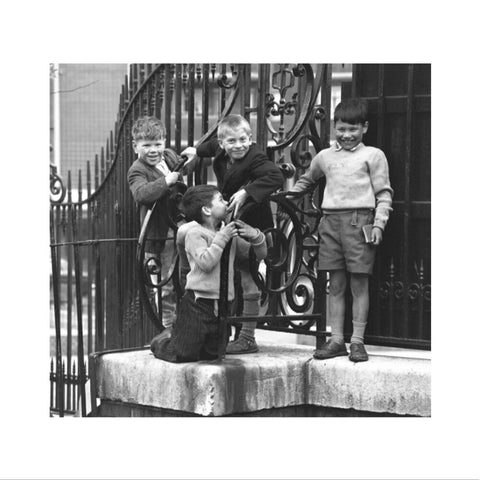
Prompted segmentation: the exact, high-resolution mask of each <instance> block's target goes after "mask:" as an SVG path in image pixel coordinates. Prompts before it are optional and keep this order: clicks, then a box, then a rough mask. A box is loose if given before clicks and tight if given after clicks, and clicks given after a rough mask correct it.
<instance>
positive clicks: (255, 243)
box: [250, 228, 265, 247]
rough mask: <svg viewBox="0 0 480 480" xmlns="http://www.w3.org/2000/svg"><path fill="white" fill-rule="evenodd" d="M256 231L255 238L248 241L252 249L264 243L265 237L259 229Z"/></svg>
mask: <svg viewBox="0 0 480 480" xmlns="http://www.w3.org/2000/svg"><path fill="white" fill-rule="evenodd" d="M256 230H257V236H256V237H255V238H252V239H251V240H250V245H251V246H252V247H256V246H258V245H261V244H262V243H263V242H264V241H265V235H264V234H263V232H262V231H261V230H260V229H259V228H257V229H256Z"/></svg>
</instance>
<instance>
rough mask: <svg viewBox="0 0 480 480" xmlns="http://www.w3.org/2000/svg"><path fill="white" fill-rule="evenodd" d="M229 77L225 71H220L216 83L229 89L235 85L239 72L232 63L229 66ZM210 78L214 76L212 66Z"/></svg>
mask: <svg viewBox="0 0 480 480" xmlns="http://www.w3.org/2000/svg"><path fill="white" fill-rule="evenodd" d="M230 71H231V77H230V78H229V77H228V76H227V75H226V74H225V73H222V74H221V75H220V76H219V78H218V79H217V85H218V86H219V87H220V88H225V89H227V90H228V89H231V88H234V87H236V86H237V83H238V80H239V72H238V71H237V69H236V68H235V66H234V65H231V67H230ZM212 78H215V69H213V68H212Z"/></svg>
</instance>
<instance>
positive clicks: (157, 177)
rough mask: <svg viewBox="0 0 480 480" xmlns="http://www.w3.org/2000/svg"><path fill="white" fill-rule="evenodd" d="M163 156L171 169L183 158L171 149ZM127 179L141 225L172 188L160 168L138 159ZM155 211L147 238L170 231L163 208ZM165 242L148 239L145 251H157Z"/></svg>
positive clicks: (162, 235)
mask: <svg viewBox="0 0 480 480" xmlns="http://www.w3.org/2000/svg"><path fill="white" fill-rule="evenodd" d="M163 156H164V159H165V162H166V164H167V165H168V168H170V170H173V169H174V168H175V167H176V166H177V165H178V163H179V162H180V161H181V158H180V157H179V156H178V155H177V154H176V153H175V152H174V151H173V150H170V149H165V151H164V153H163ZM127 179H128V184H129V186H130V191H131V192H132V195H133V199H134V200H135V202H137V204H138V206H139V210H140V227H141V225H142V224H143V220H144V219H145V215H146V214H147V211H148V209H149V208H151V207H153V205H154V204H155V202H156V201H157V200H161V199H164V198H167V196H168V193H169V191H170V189H169V187H168V186H167V183H166V181H165V176H164V175H163V173H162V172H161V171H160V170H158V168H156V167H152V166H150V165H147V164H146V163H145V162H143V161H142V160H138V159H137V160H135V161H134V162H133V163H132V165H131V167H130V168H129V169H128V173H127ZM154 213H155V214H154V215H153V217H152V218H151V220H150V224H149V226H150V227H149V230H148V235H147V238H152V237H153V238H165V237H166V236H167V232H168V224H167V223H166V222H165V219H164V217H162V215H161V214H160V213H161V209H159V208H156V209H155V212H154ZM164 243H165V242H164V241H159V240H156V241H153V240H147V242H146V246H145V251H146V252H150V253H156V252H157V251H158V249H159V248H162V247H163V245H164Z"/></svg>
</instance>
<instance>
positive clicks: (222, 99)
mask: <svg viewBox="0 0 480 480" xmlns="http://www.w3.org/2000/svg"><path fill="white" fill-rule="evenodd" d="M226 73H227V65H226V64H225V63H222V65H221V71H220V74H221V76H222V77H223V76H224V75H226ZM224 108H225V89H224V88H220V104H219V108H218V116H220V114H221V113H222V112H223V109H224Z"/></svg>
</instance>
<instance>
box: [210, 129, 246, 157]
mask: <svg viewBox="0 0 480 480" xmlns="http://www.w3.org/2000/svg"><path fill="white" fill-rule="evenodd" d="M225 133H226V134H225V136H224V137H223V138H222V139H221V140H219V142H218V143H219V144H220V147H222V148H223V149H224V150H225V152H226V153H227V155H228V156H229V157H230V158H231V159H232V160H241V159H242V158H243V157H244V156H245V155H246V154H247V152H248V149H249V148H250V145H251V144H252V135H251V134H249V133H247V132H246V131H245V129H243V128H241V127H240V128H236V129H234V130H230V129H229V130H227V131H226V132H225Z"/></svg>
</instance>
